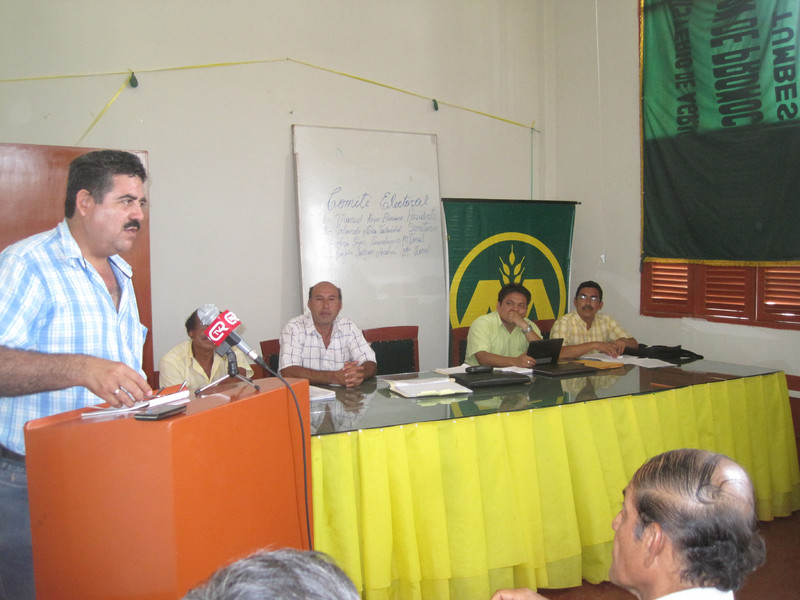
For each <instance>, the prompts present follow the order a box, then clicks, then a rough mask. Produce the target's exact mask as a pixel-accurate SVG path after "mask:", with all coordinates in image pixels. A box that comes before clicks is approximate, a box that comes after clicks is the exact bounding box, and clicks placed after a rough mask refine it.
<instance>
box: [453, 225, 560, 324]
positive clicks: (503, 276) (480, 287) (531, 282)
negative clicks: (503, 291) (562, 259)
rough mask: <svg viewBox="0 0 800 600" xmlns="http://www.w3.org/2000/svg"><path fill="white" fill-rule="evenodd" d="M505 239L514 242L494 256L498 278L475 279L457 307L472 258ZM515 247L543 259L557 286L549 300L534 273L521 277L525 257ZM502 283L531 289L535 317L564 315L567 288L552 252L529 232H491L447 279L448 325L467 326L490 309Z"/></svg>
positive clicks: (539, 279)
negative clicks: (504, 253) (548, 266)
mask: <svg viewBox="0 0 800 600" xmlns="http://www.w3.org/2000/svg"><path fill="white" fill-rule="evenodd" d="M507 242H516V244H512V245H511V251H510V252H509V253H508V256H507V257H505V258H503V257H502V256H498V260H499V262H500V267H499V268H498V271H499V273H500V277H499V279H493V280H480V281H478V282H477V283H476V285H475V289H474V291H473V292H472V294H471V297H470V298H469V299H467V301H466V303H465V304H466V306H465V307H463V308H462V309H461V310H459V307H458V305H457V304H458V290H459V287H460V286H461V283H462V281H463V279H464V275H465V274H466V271H467V269H468V268H469V266H470V264H471V263H472V261H473V260H475V259H477V258H478V256H480V254H481V253H482V252H484V251H490V252H491V248H492V246H495V245H496V244H505V243H507ZM514 245H517V246H518V247H517V250H516V251H515V250H514ZM519 246H522V248H523V249H526V248H527V249H529V250H528V251H531V252H536V253H539V254H541V255H542V256H544V257H545V259H546V260H547V263H548V264H549V265H550V268H551V269H552V274H553V275H554V276H555V278H556V282H557V285H558V291H557V292H556V293H554V294H553V299H552V301H551V299H550V298H549V297H548V295H547V290H546V289H545V285H544V280H543V279H542V277H536V276H535V274H534V277H533V278H530V277H528V278H526V277H525V271H526V268H525V264H524V263H525V256H524V251H523V252H520V250H519ZM519 254H522V256H521V257H520V256H519ZM506 283H519V284H521V285H524V286H525V287H526V288H527V289H528V290H529V291H530V292H531V305H532V307H533V308H534V310H535V315H536V318H537V319H553V318H555V317H556V316H558V315H563V314H564V312H565V308H566V302H567V289H566V285H565V282H564V273H563V271H562V270H561V265H559V263H558V260H557V259H556V257H555V255H554V254H553V252H552V251H551V250H550V249H549V248H548V247H547V246H546V245H545V244H544V243H543V242H542V241H541V240H539V239H537V238H535V237H533V236H531V235H528V234H525V233H518V232H506V233H500V234H496V235H492V236H490V237H488V238H486V239H485V240H483V241H482V242H479V243H478V244H477V245H475V247H474V248H472V250H470V251H469V252H468V253H467V255H466V256H465V257H464V258H463V259H462V261H461V264H459V265H458V268H457V269H456V272H455V273H454V274H453V279H452V281H451V282H450V325H451V326H452V327H462V326H464V325H469V324H470V323H472V321H473V320H474V319H475V318H477V317H479V316H480V315H485V314H486V313H487V312H491V311H492V310H494V309H495V305H496V302H497V292H498V291H500V286H501V285H505V284H506Z"/></svg>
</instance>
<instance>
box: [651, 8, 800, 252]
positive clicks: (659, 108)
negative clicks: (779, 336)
mask: <svg viewBox="0 0 800 600" xmlns="http://www.w3.org/2000/svg"><path fill="white" fill-rule="evenodd" d="M799 11H800V4H799V3H798V2H797V0H757V1H756V0H749V1H746V0H717V1H710V0H672V1H669V0H666V1H665V0H644V2H643V13H642V20H643V22H642V33H643V48H642V50H643V52H642V61H643V64H642V122H643V150H642V157H643V199H642V212H643V235H642V240H643V248H642V250H643V254H644V256H645V258H658V259H687V260H696V261H732V262H750V263H753V262H768V261H794V260H798V259H800V235H798V232H800V94H798V91H799V90H798V35H797V34H798V25H800V15H799V14H798V13H799Z"/></svg>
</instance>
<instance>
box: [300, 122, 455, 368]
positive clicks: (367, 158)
mask: <svg viewBox="0 0 800 600" xmlns="http://www.w3.org/2000/svg"><path fill="white" fill-rule="evenodd" d="M292 130H293V140H294V156H295V176H296V179H297V209H298V229H299V239H300V261H301V268H302V277H301V281H302V286H303V298H304V299H305V298H307V297H308V288H309V287H310V286H312V285H314V284H315V283H317V282H319V281H331V282H332V283H334V284H336V285H338V286H339V287H340V288H342V303H343V307H342V311H341V313H340V314H341V315H342V316H346V317H348V318H350V319H352V320H353V321H354V322H355V323H356V325H358V326H359V327H360V328H361V329H370V328H373V327H389V326H397V325H417V326H418V327H419V359H420V369H421V370H423V371H424V370H431V369H435V368H438V367H444V366H447V364H448V360H447V356H448V355H447V348H448V335H449V334H448V312H447V311H448V305H447V281H448V277H447V261H446V260H445V251H444V248H445V242H444V212H443V210H442V202H441V197H440V194H439V167H438V160H437V146H436V142H437V140H436V136H435V135H428V134H419V133H397V132H388V131H368V130H362V129H339V128H333V127H312V126H304V125H294V126H293V127H292Z"/></svg>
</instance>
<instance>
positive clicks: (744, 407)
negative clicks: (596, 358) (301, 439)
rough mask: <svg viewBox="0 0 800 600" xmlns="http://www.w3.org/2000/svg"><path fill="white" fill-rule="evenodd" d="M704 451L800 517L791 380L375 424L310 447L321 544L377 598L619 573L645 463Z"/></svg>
mask: <svg viewBox="0 0 800 600" xmlns="http://www.w3.org/2000/svg"><path fill="white" fill-rule="evenodd" d="M686 447H692V448H706V449H709V450H713V451H715V452H721V453H723V454H727V455H728V456H731V457H732V458H734V459H735V460H736V461H738V462H739V463H740V464H741V465H742V466H743V467H745V469H747V471H748V472H749V473H750V475H751V477H752V479H753V483H754V485H755V490H756V496H757V501H758V516H759V519H761V520H770V519H772V518H773V517H775V516H786V515H788V514H790V513H791V512H793V511H795V510H798V509H800V470H799V469H798V461H797V448H796V445H795V438H794V428H793V426H792V418H791V413H790V408H789V400H788V390H787V387H786V378H785V376H784V374H783V373H775V374H770V375H764V376H757V377H747V378H743V379H733V380H730V381H721V382H715V383H708V384H701V385H696V386H692V387H688V388H680V389H674V390H666V391H663V392H657V393H652V394H645V395H637V396H624V397H619V398H611V399H607V400H595V401H592V402H588V403H582V404H572V405H562V406H555V407H551V408H541V409H534V410H527V411H519V412H512V413H498V414H490V415H483V416H478V417H468V418H461V419H452V420H446V421H433V422H425V423H418V424H411V425H403V426H395V427H387V428H383V429H366V430H361V431H358V432H353V433H340V434H332V435H324V436H316V437H313V438H312V441H311V457H312V476H313V502H314V537H315V539H314V546H315V549H317V550H320V551H322V552H326V553H328V554H330V555H331V556H333V557H334V558H335V560H336V561H337V563H338V564H339V565H340V566H341V567H342V568H343V569H344V570H345V572H346V573H347V574H348V575H349V576H350V577H351V578H352V580H353V581H354V583H355V584H356V587H357V588H358V589H359V590H360V591H361V594H362V597H363V598H367V599H390V598H393V599H403V600H406V599H409V600H410V599H416V598H419V599H423V598H424V599H445V598H452V599H454V600H471V599H474V600H488V598H489V597H490V595H491V593H492V592H493V591H494V590H495V589H497V588H500V587H520V586H527V587H530V588H534V589H536V588H539V587H550V588H559V587H571V586H576V585H580V584H581V579H586V580H587V581H590V582H599V581H602V580H604V579H607V578H608V568H609V565H610V563H611V543H612V540H613V537H614V532H613V531H612V529H611V521H612V519H613V518H614V515H615V514H616V513H617V511H618V510H619V508H620V506H621V504H622V489H623V488H624V487H625V485H626V484H627V482H628V480H629V479H630V477H631V476H632V475H633V473H634V471H636V469H637V468H638V467H639V466H640V465H641V464H642V463H643V462H644V461H645V460H646V459H647V458H649V457H651V456H654V455H655V454H658V453H660V452H663V451H665V450H670V449H674V448H686Z"/></svg>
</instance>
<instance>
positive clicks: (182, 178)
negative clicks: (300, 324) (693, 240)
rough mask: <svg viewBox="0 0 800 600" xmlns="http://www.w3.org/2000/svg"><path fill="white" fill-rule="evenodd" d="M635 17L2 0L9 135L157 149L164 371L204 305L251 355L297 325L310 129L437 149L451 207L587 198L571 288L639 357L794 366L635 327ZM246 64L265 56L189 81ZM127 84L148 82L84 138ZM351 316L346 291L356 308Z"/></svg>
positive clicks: (565, 5) (744, 338)
mask: <svg viewBox="0 0 800 600" xmlns="http://www.w3.org/2000/svg"><path fill="white" fill-rule="evenodd" d="M637 5H638V2H635V1H633V0H605V1H604V2H602V10H601V11H600V10H596V7H595V2H594V0H570V1H569V2H563V1H561V2H559V1H558V0H491V1H490V0H486V1H482V0H438V1H436V2H434V1H431V0H406V1H400V0H340V1H339V2H330V1H329V0H317V1H310V0H306V1H303V0H291V1H289V0H273V1H265V0H239V1H237V2H208V1H204V2H201V1H193V2H188V1H176V0H170V1H167V2H164V1H163V0H142V1H138V2H120V1H119V0H82V1H80V2H70V3H54V2H50V3H38V2H29V1H27V0H5V1H4V2H3V3H2V7H1V8H0V11H2V15H0V141H4V142H18V143H33V144H53V145H82V146H90V147H116V148H129V149H143V150H147V151H148V152H149V154H150V164H151V185H150V193H151V200H152V210H151V225H150V226H151V229H152V231H151V234H152V235H151V256H152V278H153V326H154V346H155V359H156V361H157V360H158V358H159V356H160V355H161V354H163V353H164V352H165V351H166V350H168V349H169V348H170V347H171V346H173V345H174V344H175V343H177V342H178V341H180V340H182V339H183V338H184V336H185V333H184V332H183V330H182V323H183V320H184V319H185V317H186V315H187V314H188V313H189V312H190V311H191V310H193V309H194V308H196V307H197V306H198V305H200V304H203V303H205V302H213V303H215V304H217V305H219V306H221V307H222V306H224V307H228V308H231V309H232V310H234V311H235V312H236V313H237V314H238V316H239V317H240V318H242V320H243V321H244V322H245V324H246V328H245V329H244V330H243V336H244V337H245V338H246V339H248V340H249V341H250V342H251V343H252V344H256V343H257V341H258V340H260V339H265V338H271V337H277V335H278V333H279V331H280V328H281V325H282V324H283V323H284V322H285V321H286V320H287V319H288V318H290V317H291V316H294V315H295V314H298V313H299V312H300V311H301V310H302V308H303V297H302V292H301V290H300V289H299V287H300V284H299V281H300V278H299V258H298V256H299V255H298V249H297V234H296V231H297V219H296V214H295V199H294V193H295V190H294V181H293V163H292V155H291V125H292V124H293V123H301V124H307V125H329V126H336V127H357V128H363V129H383V130H394V131H414V132H424V133H435V134H437V136H438V140H439V169H440V186H441V192H442V195H443V196H445V197H496V198H528V197H530V196H531V195H533V196H534V197H537V198H546V199H559V200H577V201H579V202H581V205H580V206H579V207H578V211H577V219H576V230H575V244H574V254H573V277H572V279H573V283H575V282H577V281H579V280H581V279H586V278H596V279H598V280H599V281H600V282H601V283H603V284H604V286H605V288H606V292H607V293H606V300H607V301H606V310H608V311H609V312H611V313H612V314H614V315H615V316H617V317H618V318H619V319H620V320H621V321H623V322H624V323H625V325H626V326H628V327H629V329H631V330H632V331H633V332H634V334H635V335H636V336H637V337H638V338H639V339H640V340H641V341H645V342H648V343H682V344H684V345H685V346H687V347H689V348H691V349H693V350H696V351H698V352H701V353H704V354H706V355H707V356H713V357H714V358H719V359H721V360H727V361H734V362H747V363H752V364H759V365H761V364H779V365H780V366H785V368H786V369H787V370H788V371H789V372H792V371H795V372H797V371H798V369H795V368H792V366H791V365H792V364H793V363H796V359H797V352H798V351H797V350H796V349H795V348H794V346H791V345H790V341H792V340H796V339H797V336H796V333H795V332H789V333H787V332H781V331H777V330H767V329H758V328H750V327H736V326H729V325H718V324H710V323H705V322H702V321H694V320H662V319H652V318H643V317H639V316H638V298H639V287H638V286H639V283H638V282H639V275H638V254H639V247H640V243H639V235H640V233H639V231H640V226H639V223H640V209H639V197H640V195H639V177H640V160H639V108H638V72H639V71H638V47H637V43H638V25H637V12H636V11H637ZM286 58H291V59H294V60H297V61H303V62H306V63H310V64H311V65H314V66H313V67H311V66H305V65H302V64H298V63H295V62H290V61H286V60H283V59H286ZM273 60H274V62H269V61H273ZM244 61H261V62H255V63H254V64H247V65H236V66H218V67H213V68H196V69H195V68H192V69H190V68H183V67H194V66H202V65H209V64H218V63H237V62H244ZM315 67H321V68H315ZM128 69H133V70H134V71H136V73H137V77H138V80H139V82H140V85H139V87H138V88H136V89H131V88H126V89H125V90H124V91H123V92H122V93H121V94H120V96H119V97H118V98H117V99H116V101H115V102H114V103H113V104H112V105H111V107H110V108H109V109H108V111H107V112H106V114H105V115H103V116H102V118H101V119H100V120H99V122H98V123H97V125H96V126H95V127H94V128H93V129H92V130H91V131H90V132H89V134H88V135H86V137H85V138H84V139H83V140H82V141H81V142H80V144H78V140H80V139H81V136H82V135H83V134H84V132H85V131H86V129H87V128H88V127H89V125H90V124H91V123H92V121H93V120H94V119H95V118H96V117H97V115H98V114H99V113H100V111H101V110H102V109H103V107H104V106H105V105H106V104H107V103H108V102H109V100H111V98H112V97H113V96H114V94H115V93H116V92H117V90H118V89H119V88H120V86H121V85H122V84H123V82H124V81H125V79H126V75H125V74H124V73H125V72H126V71H127V70H128ZM323 69H330V70H332V71H336V72H339V73H345V74H350V75H354V76H357V77H362V78H365V79H367V80H371V81H373V82H378V83H381V84H385V85H388V86H392V87H394V88H397V89H388V88H386V87H381V86H378V85H374V84H373V83H370V82H364V81H360V80H357V79H354V78H350V77H346V76H345V75H343V74H339V73H334V72H330V71H326V70H323ZM73 75H78V77H64V78H62V77H60V76H73ZM37 77H42V78H43V79H32V78H37ZM15 79H20V80H15ZM12 80H13V81H12ZM413 94H419V95H421V96H424V97H431V98H437V99H438V100H439V102H440V110H439V111H438V112H436V111H434V110H433V107H432V103H431V102H430V101H429V100H426V99H425V98H420V97H417V96H415V95H413ZM448 103H449V104H452V105H457V106H459V107H464V108H466V109H472V110H474V111H478V112H481V113H485V114H486V115H490V116H496V117H501V118H502V119H507V120H510V121H514V122H517V123H521V124H522V125H515V124H512V123H507V122H505V121H502V120H500V119H495V118H491V117H490V116H485V115H481V114H477V113H476V112H471V111H468V110H463V109H461V108H455V107H453V106H450V105H448ZM534 122H535V127H536V129H537V130H538V131H533V132H532V131H531V130H530V129H529V128H528V127H527V126H525V125H530V124H532V123H534ZM601 255H605V257H606V262H605V263H601V260H600V257H601ZM345 294H346V290H345ZM359 300H360V299H356V298H348V296H347V295H346V296H345V306H344V310H343V314H348V315H350V316H354V317H355V316H356V315H357V302H358V301H359ZM361 300H362V301H366V302H368V301H369V299H361ZM360 324H361V325H362V326H364V327H368V326H374V325H377V324H371V323H360ZM745 343H747V344H748V345H755V351H753V352H748V353H745V350H744V348H745V347H746V346H745ZM795 345H796V344H795Z"/></svg>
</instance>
